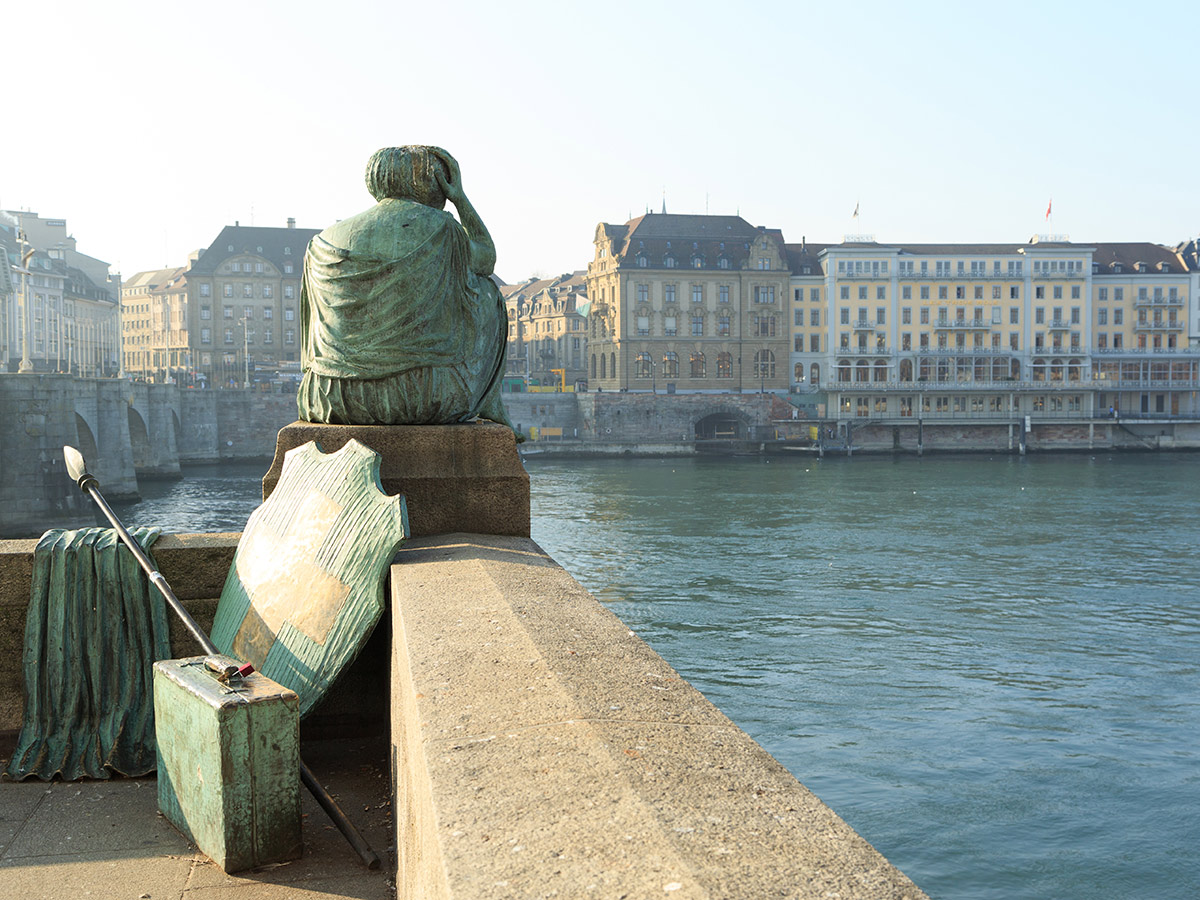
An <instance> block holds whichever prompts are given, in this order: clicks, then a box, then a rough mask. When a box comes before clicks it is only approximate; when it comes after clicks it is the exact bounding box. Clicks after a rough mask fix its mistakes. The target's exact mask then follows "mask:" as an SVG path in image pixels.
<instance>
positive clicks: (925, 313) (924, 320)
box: [921, 306, 929, 325]
mask: <svg viewBox="0 0 1200 900" xmlns="http://www.w3.org/2000/svg"><path fill="white" fill-rule="evenodd" d="M921 324H922V325H928V324H929V307H928V306H922V307H921Z"/></svg>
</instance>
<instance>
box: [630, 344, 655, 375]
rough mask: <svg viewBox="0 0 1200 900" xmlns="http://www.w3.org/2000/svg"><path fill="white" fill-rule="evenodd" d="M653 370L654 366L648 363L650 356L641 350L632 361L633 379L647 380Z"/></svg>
mask: <svg viewBox="0 0 1200 900" xmlns="http://www.w3.org/2000/svg"><path fill="white" fill-rule="evenodd" d="M653 368H654V364H653V363H652V362H651V361H650V354H649V353H647V352H646V351H645V350H643V351H642V352H641V353H639V354H638V355H637V358H636V359H634V362H633V375H634V377H635V378H649V377H650V372H651V370H652V369H653Z"/></svg>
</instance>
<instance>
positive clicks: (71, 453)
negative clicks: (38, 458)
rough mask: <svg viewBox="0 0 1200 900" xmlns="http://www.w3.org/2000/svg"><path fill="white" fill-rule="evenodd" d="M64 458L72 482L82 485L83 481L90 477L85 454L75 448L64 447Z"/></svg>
mask: <svg viewBox="0 0 1200 900" xmlns="http://www.w3.org/2000/svg"><path fill="white" fill-rule="evenodd" d="M63 458H64V459H65V460H66V461H67V474H68V475H70V476H71V480H72V481H74V482H76V483H77V484H81V483H82V481H83V479H84V478H86V477H88V470H87V463H86V462H84V459H83V454H82V453H80V452H79V451H78V450H76V449H75V448H74V447H71V446H64V447H63Z"/></svg>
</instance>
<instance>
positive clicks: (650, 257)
mask: <svg viewBox="0 0 1200 900" xmlns="http://www.w3.org/2000/svg"><path fill="white" fill-rule="evenodd" d="M593 244H594V248H595V249H594V254H593V258H592V261H591V262H590V263H588V268H587V276H586V283H587V295H588V298H589V299H590V301H591V313H590V315H589V316H588V332H587V335H588V351H587V354H588V363H587V364H588V385H589V387H590V388H591V389H593V390H595V389H599V390H602V391H659V390H662V391H665V392H667V393H677V392H706V393H725V392H730V391H733V392H742V391H755V392H757V391H779V392H785V391H787V389H788V385H789V383H790V381H789V371H788V367H787V365H786V360H787V358H788V348H789V335H788V330H787V322H788V318H787V317H788V305H789V298H788V286H789V281H790V277H791V271H790V269H789V265H788V257H787V254H786V251H785V248H784V242H783V234H782V233H781V232H780V231H778V230H776V229H768V228H763V227H759V226H754V225H751V224H750V223H749V222H747V221H746V220H745V219H743V218H742V217H741V216H699V215H695V216H693V215H672V214H668V213H661V214H659V213H648V214H647V215H644V216H639V217H638V218H636V219H631V220H630V221H628V222H626V223H625V224H623V225H613V224H609V223H604V222H602V223H600V224H599V225H598V226H596V231H595V234H594V239H593Z"/></svg>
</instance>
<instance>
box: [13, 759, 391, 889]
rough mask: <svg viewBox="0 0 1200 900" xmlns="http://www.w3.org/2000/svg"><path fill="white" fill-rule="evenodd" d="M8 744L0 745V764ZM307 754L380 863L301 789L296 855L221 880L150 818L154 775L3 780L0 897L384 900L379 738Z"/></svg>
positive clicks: (383, 778)
mask: <svg viewBox="0 0 1200 900" xmlns="http://www.w3.org/2000/svg"><path fill="white" fill-rule="evenodd" d="M10 749H11V748H8V747H0V766H2V765H3V764H5V763H7V755H6V754H7V753H8V752H9V750H10ZM304 756H305V758H306V760H307V761H308V762H309V763H310V765H311V766H312V767H313V769H314V771H316V772H318V773H320V775H319V777H320V778H321V781H322V783H323V784H324V785H325V786H326V787H327V788H328V789H329V791H330V793H332V794H333V796H334V798H335V799H336V800H337V801H338V802H339V803H340V804H341V805H342V807H343V809H346V810H347V811H349V814H350V815H351V816H352V817H353V819H354V821H355V823H356V824H357V825H358V826H359V828H360V829H361V830H362V832H363V834H364V836H365V837H366V838H367V840H368V842H370V843H371V845H372V846H373V847H375V848H376V849H377V851H378V852H379V854H380V856H381V857H382V858H383V859H384V864H383V865H382V866H381V867H380V868H379V869H378V870H377V871H374V872H371V871H368V870H367V869H366V868H365V867H364V866H363V865H362V863H361V862H360V861H359V859H358V857H357V856H356V855H355V854H354V852H353V851H352V850H351V849H350V848H349V846H348V845H347V844H346V842H345V840H344V839H343V838H342V836H341V834H339V833H338V831H337V829H335V828H334V827H333V825H331V824H330V823H329V820H328V819H327V818H326V817H325V814H324V813H323V812H322V811H321V809H320V807H318V806H317V805H316V801H314V800H313V799H312V797H311V796H309V795H308V794H307V793H305V794H304V795H303V804H304V825H303V836H304V856H303V857H302V858H300V859H297V860H293V861H291V862H286V863H279V864H277V865H273V866H267V867H264V868H262V869H258V870H255V871H252V872H241V873H239V874H237V875H226V874H225V873H224V872H222V871H221V869H220V868H219V867H218V866H217V865H216V864H215V863H214V862H212V860H210V859H208V857H206V856H205V855H204V854H202V853H200V852H199V851H197V850H196V848H195V847H194V846H193V845H191V844H189V843H188V841H187V840H186V839H185V838H184V837H183V836H182V835H181V834H180V833H179V832H178V831H176V830H175V829H174V828H173V827H172V826H171V825H170V823H168V822H167V820H166V819H164V818H163V817H162V816H161V815H159V813H158V801H157V798H158V794H157V789H156V782H155V780H154V778H120V779H114V780H112V781H81V782H61V781H58V782H53V783H50V784H46V783H44V782H41V781H26V782H21V783H20V784H12V783H4V784H0V897H4V898H5V900H9V898H22V900H79V898H85V897H91V898H97V900H110V898H112V900H116V898H122V900H125V898H129V900H136V898H143V900H168V898H169V900H284V898H287V900H307V898H314V900H315V898H318V897H320V898H323V900H341V898H345V900H390V898H392V897H394V896H395V894H394V890H393V876H392V867H391V866H390V865H389V862H390V861H391V860H392V854H391V852H390V851H389V847H390V846H391V843H392V839H393V838H392V812H391V800H390V790H389V774H388V755H387V743H386V740H384V739H382V737H381V738H376V739H347V740H326V741H311V742H305V744H304Z"/></svg>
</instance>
